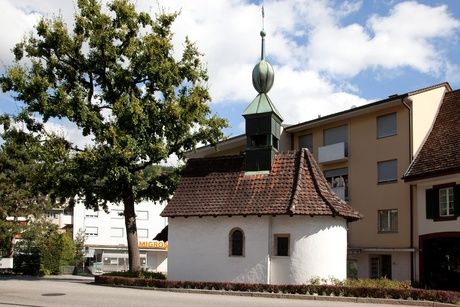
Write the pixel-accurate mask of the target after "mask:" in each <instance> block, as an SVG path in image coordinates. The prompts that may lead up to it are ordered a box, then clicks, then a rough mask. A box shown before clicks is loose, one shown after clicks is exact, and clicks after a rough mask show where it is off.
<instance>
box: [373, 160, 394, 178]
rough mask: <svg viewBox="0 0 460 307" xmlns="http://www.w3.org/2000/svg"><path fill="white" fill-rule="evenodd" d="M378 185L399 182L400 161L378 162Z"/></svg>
mask: <svg viewBox="0 0 460 307" xmlns="http://www.w3.org/2000/svg"><path fill="white" fill-rule="evenodd" d="M377 173H378V183H390V182H397V181H398V160H388V161H380V162H377Z"/></svg>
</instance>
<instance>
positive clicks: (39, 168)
mask: <svg viewBox="0 0 460 307" xmlns="http://www.w3.org/2000/svg"><path fill="white" fill-rule="evenodd" d="M39 126H40V125H37V124H36V122H35V121H33V120H26V121H23V118H22V117H21V115H19V116H16V117H15V118H13V117H8V116H0V130H1V128H3V131H2V132H1V133H0V137H1V138H2V139H3V143H2V144H1V146H0V254H4V255H6V256H11V255H12V251H13V246H12V239H13V238H14V236H15V235H16V234H18V233H20V232H21V231H22V228H23V225H21V221H20V220H21V219H22V222H23V221H24V218H25V219H26V220H30V219H36V218H38V217H40V216H41V215H43V213H44V211H45V210H46V209H47V208H50V207H52V205H53V204H55V201H54V196H55V195H53V194H52V193H49V189H48V185H47V182H46V181H45V180H43V175H44V174H46V173H50V172H51V170H53V171H57V170H59V167H56V168H55V167H54V165H55V163H56V161H62V152H63V151H62V150H61V149H62V148H63V147H65V144H64V143H62V142H61V140H59V138H57V137H56V136H54V135H49V136H48V137H47V138H46V139H42V138H41V137H40V136H39V135H38V134H35V133H30V131H34V130H35V129H39ZM47 194H48V195H47ZM7 218H8V219H7ZM20 218H21V219H20Z"/></svg>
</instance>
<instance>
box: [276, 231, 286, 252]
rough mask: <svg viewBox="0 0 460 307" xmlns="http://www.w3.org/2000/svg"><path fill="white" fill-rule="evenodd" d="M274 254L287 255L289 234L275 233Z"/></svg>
mask: <svg viewBox="0 0 460 307" xmlns="http://www.w3.org/2000/svg"><path fill="white" fill-rule="evenodd" d="M274 239H275V240H274V241H275V256H289V235H288V234H275V235H274Z"/></svg>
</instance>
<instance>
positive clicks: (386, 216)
mask: <svg viewBox="0 0 460 307" xmlns="http://www.w3.org/2000/svg"><path fill="white" fill-rule="evenodd" d="M378 219H379V220H378V228H379V232H398V210H397V209H390V210H379V211H378Z"/></svg>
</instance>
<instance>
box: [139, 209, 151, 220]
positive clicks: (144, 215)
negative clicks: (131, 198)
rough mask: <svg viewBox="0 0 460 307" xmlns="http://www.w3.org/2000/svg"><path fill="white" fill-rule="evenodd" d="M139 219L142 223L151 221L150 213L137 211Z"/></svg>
mask: <svg viewBox="0 0 460 307" xmlns="http://www.w3.org/2000/svg"><path fill="white" fill-rule="evenodd" d="M136 216H137V219H138V220H140V221H147V220H148V219H149V212H148V211H136Z"/></svg>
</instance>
